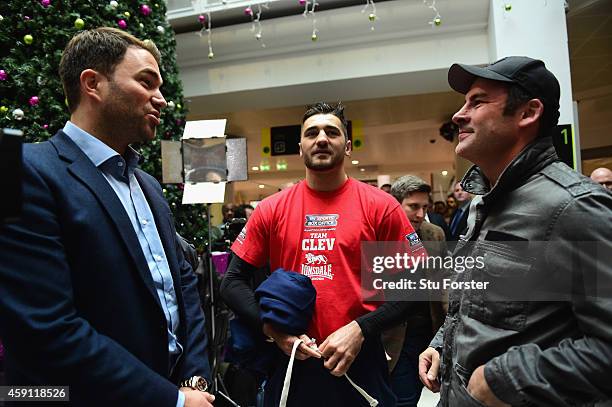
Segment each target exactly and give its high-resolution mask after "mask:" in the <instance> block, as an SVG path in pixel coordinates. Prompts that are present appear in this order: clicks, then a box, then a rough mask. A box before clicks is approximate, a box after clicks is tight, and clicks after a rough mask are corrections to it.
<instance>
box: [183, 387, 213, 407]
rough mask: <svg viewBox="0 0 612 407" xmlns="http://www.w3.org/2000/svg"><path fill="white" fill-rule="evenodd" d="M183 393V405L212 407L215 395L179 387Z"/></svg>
mask: <svg viewBox="0 0 612 407" xmlns="http://www.w3.org/2000/svg"><path fill="white" fill-rule="evenodd" d="M179 390H180V391H181V392H183V394H184V395H185V407H213V401H215V396H213V395H212V394H210V393H205V392H203V391H199V390H194V389H191V388H189V387H181V388H180V389H179Z"/></svg>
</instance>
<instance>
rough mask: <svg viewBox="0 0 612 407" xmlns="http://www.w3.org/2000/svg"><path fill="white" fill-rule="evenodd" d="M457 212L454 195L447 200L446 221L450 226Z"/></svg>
mask: <svg viewBox="0 0 612 407" xmlns="http://www.w3.org/2000/svg"><path fill="white" fill-rule="evenodd" d="M456 210H457V200H456V199H455V197H454V196H453V195H449V196H448V197H447V198H446V212H445V213H444V221H445V222H446V223H447V224H449V225H450V222H451V219H452V218H453V215H454V214H455V211H456Z"/></svg>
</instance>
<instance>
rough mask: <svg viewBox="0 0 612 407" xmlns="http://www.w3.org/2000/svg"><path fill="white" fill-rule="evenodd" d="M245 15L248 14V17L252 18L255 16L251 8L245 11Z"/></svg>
mask: <svg viewBox="0 0 612 407" xmlns="http://www.w3.org/2000/svg"><path fill="white" fill-rule="evenodd" d="M244 14H246V15H247V16H252V15H253V9H252V8H250V7H247V8H245V9H244Z"/></svg>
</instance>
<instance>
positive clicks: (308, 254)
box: [232, 178, 424, 343]
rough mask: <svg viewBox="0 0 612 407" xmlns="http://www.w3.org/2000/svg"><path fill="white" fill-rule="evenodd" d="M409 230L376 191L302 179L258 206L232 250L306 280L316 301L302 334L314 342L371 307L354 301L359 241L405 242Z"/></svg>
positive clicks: (395, 207)
mask: <svg viewBox="0 0 612 407" xmlns="http://www.w3.org/2000/svg"><path fill="white" fill-rule="evenodd" d="M413 233H414V229H413V228H412V226H411V225H410V222H409V221H408V218H407V217H406V214H405V213H404V211H403V210H402V208H401V206H400V205H399V203H398V202H397V200H396V199H395V198H393V197H392V196H391V195H390V194H388V193H386V192H384V191H381V190H379V189H377V188H375V187H373V186H371V185H367V184H365V183H363V182H360V181H357V180H355V179H353V178H349V179H348V180H347V181H346V182H345V183H344V184H343V185H342V186H341V187H340V188H339V189H337V190H335V191H329V192H319V191H315V190H313V189H311V188H310V187H309V186H308V185H307V183H306V182H305V181H302V182H300V183H298V184H297V185H295V186H293V187H292V188H289V189H286V190H283V191H281V192H279V193H277V194H274V195H272V196H270V197H269V198H267V199H264V200H263V201H262V202H261V203H259V205H257V208H256V209H255V211H254V212H253V214H252V215H251V217H250V218H249V221H248V223H247V224H246V226H245V227H244V229H243V230H242V232H241V233H240V235H239V236H238V238H237V239H236V241H235V242H234V244H233V245H232V251H233V252H234V253H235V254H236V255H238V256H239V257H240V258H241V259H242V260H244V261H246V262H248V263H250V264H252V265H254V266H257V267H260V266H263V265H264V264H265V263H266V261H267V260H268V259H269V260H270V269H271V270H273V271H274V270H276V269H278V268H283V269H285V270H290V271H296V272H299V273H301V274H304V275H306V276H308V277H310V278H311V280H312V283H313V285H314V286H315V288H316V290H317V300H316V304H315V311H314V315H313V318H312V321H311V324H310V327H309V329H308V332H307V334H308V335H309V336H310V337H312V338H316V340H317V342H318V343H321V342H323V340H325V338H327V337H328V336H329V335H330V334H331V333H333V332H334V331H336V330H337V329H338V328H340V327H342V326H344V325H346V324H347V323H349V322H350V321H352V320H354V319H355V318H357V317H359V316H361V315H364V314H366V313H368V312H370V311H373V310H374V309H376V307H377V303H367V302H364V301H363V300H362V295H361V268H360V267H361V264H360V261H361V246H360V244H361V242H362V241H402V240H403V241H405V240H406V239H407V236H411V235H413ZM418 250H422V251H423V252H424V249H422V246H419V249H418ZM413 254H414V255H418V253H413Z"/></svg>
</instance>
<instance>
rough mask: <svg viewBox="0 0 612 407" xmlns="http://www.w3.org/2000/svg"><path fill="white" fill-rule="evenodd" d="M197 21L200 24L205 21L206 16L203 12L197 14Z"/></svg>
mask: <svg viewBox="0 0 612 407" xmlns="http://www.w3.org/2000/svg"><path fill="white" fill-rule="evenodd" d="M198 21H199V22H200V24H204V23H205V22H206V16H204V15H203V14H200V15H199V16H198Z"/></svg>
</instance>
